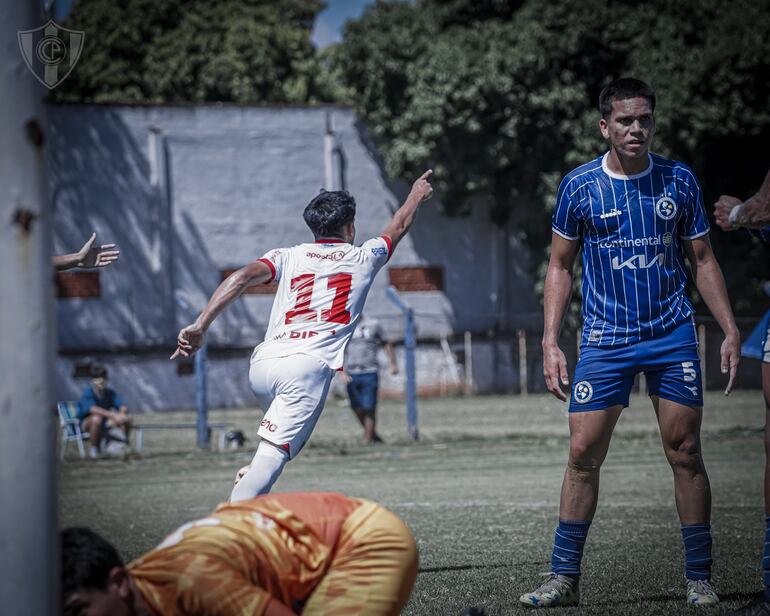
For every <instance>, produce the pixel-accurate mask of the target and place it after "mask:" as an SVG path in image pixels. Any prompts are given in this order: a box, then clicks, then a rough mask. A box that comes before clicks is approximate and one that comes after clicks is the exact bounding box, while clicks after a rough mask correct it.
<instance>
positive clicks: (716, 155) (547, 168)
mask: <svg viewBox="0 0 770 616" xmlns="http://www.w3.org/2000/svg"><path fill="white" fill-rule="evenodd" d="M333 61H334V63H335V65H336V67H337V70H338V72H339V74H340V75H341V76H342V79H343V80H344V82H345V85H346V86H347V87H349V88H350V90H351V91H352V99H351V100H352V103H353V105H354V107H355V108H356V110H357V111H358V112H359V113H360V114H361V115H362V116H363V117H364V119H365V120H366V122H367V125H368V126H369V128H370V130H371V131H372V132H373V134H374V135H375V136H377V137H378V138H379V139H380V142H381V147H382V151H383V155H384V159H385V164H386V167H387V171H388V173H390V174H391V175H393V176H411V175H414V174H415V173H416V172H417V171H418V170H421V169H423V168H424V167H425V166H428V165H430V166H431V167H433V169H434V170H435V173H436V175H435V178H436V181H437V183H438V185H439V188H440V190H441V193H442V201H443V203H444V205H445V208H446V209H447V212H448V213H449V214H452V215H462V214H463V213H466V212H467V211H468V210H469V208H471V207H479V206H481V207H488V208H489V211H490V215H491V217H492V219H493V220H494V221H496V222H497V223H498V224H500V225H510V226H513V227H515V228H518V229H521V230H522V231H523V233H524V235H525V237H526V239H527V240H528V242H529V243H530V245H531V246H532V248H533V249H534V250H535V255H537V254H543V255H545V250H546V246H547V244H548V241H549V238H550V225H549V223H548V219H549V216H550V210H551V208H552V204H553V198H554V195H555V192H556V187H557V186H558V182H559V179H560V177H561V176H562V175H563V174H564V173H565V172H567V171H569V170H570V169H571V168H574V167H575V166H577V165H578V164H580V163H582V162H585V161H586V160H589V159H591V158H593V157H595V156H596V155H597V154H599V153H600V152H602V151H603V150H604V149H605V147H606V146H605V145H604V144H603V143H602V141H601V137H600V134H599V130H598V112H597V109H596V102H597V99H598V94H599V92H600V90H601V88H602V87H603V86H604V85H606V83H608V82H609V81H610V80H612V79H614V78H616V77H620V76H627V75H633V76H637V77H639V78H641V79H645V80H647V81H649V82H650V83H652V85H653V86H654V87H656V89H657V91H658V98H659V105H658V110H657V114H656V115H657V118H658V134H657V137H656V141H655V148H654V149H655V150H656V151H658V152H659V153H661V154H664V155H668V156H672V157H675V158H678V159H681V160H684V161H686V162H687V163H688V164H690V165H691V166H693V167H694V168H695V170H696V172H698V174H699V176H700V178H701V183H702V186H703V188H704V193H705V196H706V205H707V207H709V206H710V204H711V203H712V202H713V201H714V200H715V199H716V197H717V196H718V195H719V194H720V193H722V192H728V193H729V192H732V193H733V194H738V195H742V196H748V194H750V192H751V191H752V190H753V189H755V188H756V187H757V186H758V185H759V183H760V182H761V180H762V179H763V177H764V174H765V172H766V170H767V164H768V158H767V155H765V156H764V157H757V151H758V149H757V148H758V146H759V145H760V144H765V146H766V144H767V143H768V138H770V105H768V101H769V100H770V80H768V79H767V76H768V75H770V66H768V64H769V63H770V5H768V4H767V3H764V2H756V1H755V0H736V1H734V2H731V3H725V2H721V1H720V0H679V1H678V2H675V3H670V2H667V1H664V0H651V1H648V2H643V3H639V2H633V1H630V0H626V1H618V2H612V3H607V2H605V1H604V0H557V1H554V0H524V1H520V2H513V1H511V2H503V1H498V0H483V1H480V2H473V1H471V0H451V1H450V2H440V1H439V0H418V1H417V2H378V3H377V4H375V5H373V6H370V7H369V8H368V9H367V10H366V11H365V12H364V14H363V15H362V17H361V18H360V19H359V20H357V21H356V22H352V23H349V24H348V25H347V27H346V29H345V32H344V39H343V42H342V43H341V44H340V45H339V46H338V47H337V49H335V50H334V58H333ZM766 151H767V150H766V147H765V148H764V152H766ZM714 236H715V243H716V244H717V251H718V254H719V256H720V258H721V260H722V261H723V262H724V263H726V264H727V266H726V269H727V270H728V271H729V274H730V275H729V276H728V282H729V284H730V286H731V292H732V295H733V297H734V299H735V300H736V301H735V303H736V306H737V308H738V310H739V311H745V310H753V311H754V312H756V311H757V310H759V309H760V308H761V306H762V301H761V300H760V292H759V284H758V279H759V278H760V277H762V276H764V277H770V271H768V269H770V268H768V265H767V263H768V260H767V253H766V252H764V250H765V249H764V248H762V247H761V246H759V245H758V244H756V243H752V242H751V240H749V239H748V236H742V240H741V241H735V237H736V236H735V235H732V236H726V234H723V233H721V232H720V231H715V233H714ZM763 255H764V258H763ZM536 261H538V260H537V259H536ZM539 261H540V265H539V267H540V270H541V273H542V270H543V260H539ZM733 261H735V263H733ZM757 264H764V271H762V270H763V268H762V267H757ZM752 267H753V268H754V269H753V272H754V273H753V274H750V273H749V272H750V268H752ZM752 276H753V277H752Z"/></svg>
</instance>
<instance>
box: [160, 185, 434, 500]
mask: <svg viewBox="0 0 770 616" xmlns="http://www.w3.org/2000/svg"><path fill="white" fill-rule="evenodd" d="M431 173H432V171H430V170H429V171H426V172H425V173H424V174H423V175H422V176H421V177H420V178H419V179H417V180H416V181H415V183H414V184H413V185H412V190H411V192H410V193H409V196H408V197H407V198H406V201H405V202H404V204H403V205H402V206H401V208H400V209H399V210H398V211H397V212H396V213H395V214H394V215H393V219H392V220H391V222H390V224H389V225H388V226H387V227H386V228H385V229H384V230H383V232H382V234H381V235H380V237H376V238H373V239H370V240H368V241H366V242H364V243H363V244H362V245H361V246H354V245H353V240H354V237H355V233H356V229H355V213H356V203H355V200H354V199H353V197H352V196H351V195H350V194H349V193H348V192H346V191H324V192H322V193H321V194H319V195H318V196H317V197H316V198H315V199H313V200H312V201H311V202H310V203H309V204H308V206H307V207H306V208H305V211H304V214H303V218H304V219H305V222H306V223H307V225H308V227H310V230H311V231H312V232H313V236H314V237H315V241H314V242H309V243H306V244H299V245H298V246H293V247H291V248H278V249H276V250H271V251H270V252H268V253H267V254H265V255H264V256H263V257H262V258H260V259H257V260H256V261H254V262H253V263H250V264H249V265H246V266H245V267H242V268H241V269H239V270H237V271H235V272H234V273H233V274H231V275H230V276H228V277H227V279H225V280H224V281H223V282H222V284H220V285H219V287H218V288H217V289H216V291H214V294H213V295H212V296H211V299H209V302H208V305H207V306H206V307H205V308H204V310H203V311H202V312H201V314H200V315H199V316H198V318H197V319H196V320H195V322H194V323H193V324H191V325H188V326H187V327H185V328H183V329H182V330H181V331H180V332H179V336H178V339H177V350H176V352H175V353H174V355H172V359H173V358H174V357H177V356H184V357H188V356H190V355H192V354H193V353H195V351H197V350H198V349H199V348H200V347H201V345H202V344H203V337H204V336H205V334H206V331H207V330H208V328H209V326H210V325H211V323H212V322H213V321H214V319H215V318H216V317H217V315H218V314H219V313H220V312H222V310H223V309H224V308H225V307H226V306H227V305H228V304H230V303H231V302H232V301H233V300H234V299H236V298H237V297H239V296H240V295H241V294H242V293H243V291H244V290H245V289H246V288H247V287H250V286H252V285H256V284H266V283H270V282H272V281H274V280H275V281H277V282H278V291H277V293H276V296H275V300H274V302H273V309H272V312H271V313H270V321H269V324H268V328H267V332H266V333H265V340H264V342H263V343H262V344H260V345H259V346H257V347H256V348H255V349H254V353H253V354H252V356H251V365H250V369H249V381H250V384H251V388H252V390H253V391H254V394H255V395H256V396H257V399H258V401H259V403H260V406H262V408H263V409H266V411H265V416H264V418H263V420H262V422H261V424H260V427H259V431H258V434H259V436H260V438H261V441H260V443H259V446H258V447H257V452H256V454H255V455H254V459H253V460H252V462H251V465H250V466H249V467H246V468H244V469H241V471H240V472H239V474H238V480H237V483H236V485H235V487H234V488H233V491H232V494H231V495H230V500H231V501H240V500H245V499H249V498H254V497H255V496H258V495H259V494H265V493H267V492H269V491H270V488H271V486H272V485H273V483H274V482H275V480H276V479H277V478H278V476H279V475H280V473H281V471H282V470H283V467H284V465H285V464H286V462H287V460H291V459H293V458H294V457H296V455H297V454H298V453H299V451H300V450H301V449H302V447H303V446H304V444H305V443H306V442H307V440H308V438H309V437H310V433H311V432H312V431H313V428H314V427H315V424H316V422H317V421H318V417H319V415H320V414H321V411H322V409H323V406H324V402H325V400H326V394H327V393H328V391H329V384H330V382H331V380H332V377H333V376H334V373H335V371H337V370H340V369H341V368H342V360H343V356H344V353H345V346H346V345H347V343H348V340H350V337H351V336H352V335H353V331H354V330H355V328H356V325H357V324H358V321H359V319H360V316H361V311H362V310H363V307H364V302H365V301H366V295H367V293H368V292H369V289H370V288H371V285H372V281H373V280H374V277H375V276H376V274H377V272H378V271H380V269H381V268H382V266H383V265H385V263H386V262H387V261H388V259H389V258H390V256H391V254H392V253H393V250H395V248H396V246H397V245H398V243H399V242H400V241H401V238H403V237H404V235H405V234H406V233H407V231H409V227H410V226H411V225H412V222H413V221H414V218H415V215H416V213H417V208H418V206H419V205H420V203H421V202H422V201H424V200H426V199H428V198H429V197H430V196H431V193H432V190H433V189H432V188H431V185H430V183H429V181H428V178H429V177H430V175H431Z"/></svg>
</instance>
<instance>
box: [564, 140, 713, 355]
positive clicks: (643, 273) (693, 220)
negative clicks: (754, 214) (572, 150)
mask: <svg viewBox="0 0 770 616" xmlns="http://www.w3.org/2000/svg"><path fill="white" fill-rule="evenodd" d="M607 156H608V154H606V155H604V156H603V157H602V156H600V157H598V158H597V159H595V160H593V161H591V162H590V163H587V164H585V165H582V166H581V167H578V168H577V169H575V170H574V171H572V172H571V173H569V174H568V175H567V176H566V177H565V178H564V179H563V180H562V182H561V185H560V186H559V193H558V197H557V200H556V209H555V210H554V213H553V222H552V226H553V231H554V232H555V233H557V234H558V235H561V236H562V237H564V238H567V239H569V240H581V239H582V242H583V287H582V290H583V336H582V341H581V345H584V346H585V345H587V346H596V347H607V348H610V347H617V346H621V345H626V344H629V343H634V342H638V341H640V340H645V339H649V338H653V337H656V336H658V335H661V334H664V333H667V332H669V331H671V330H672V329H674V328H675V327H676V326H677V325H679V324H681V323H682V322H683V321H685V320H687V319H689V318H690V317H691V315H692V314H693V312H694V311H693V307H692V304H691V303H690V301H689V299H688V298H687V295H686V293H685V285H686V282H687V270H686V268H685V260H684V253H683V248H682V240H691V239H695V238H696V237H700V236H702V235H706V234H707V233H708V232H709V223H708V218H707V217H706V211H705V209H704V207H703V197H702V195H701V190H700V186H699V185H698V180H697V179H696V177H695V174H694V173H693V172H692V170H691V169H690V168H689V167H687V166H686V165H684V164H682V163H680V162H676V161H673V160H668V159H666V158H663V157H662V156H657V155H654V154H650V155H649V166H648V167H647V169H646V170H645V171H643V172H642V173H639V174H636V175H632V176H623V175H618V174H616V173H613V172H611V171H610V170H609V169H608V168H607V162H606V160H607Z"/></svg>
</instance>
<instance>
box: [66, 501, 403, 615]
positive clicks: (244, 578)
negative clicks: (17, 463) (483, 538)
mask: <svg viewBox="0 0 770 616" xmlns="http://www.w3.org/2000/svg"><path fill="white" fill-rule="evenodd" d="M61 540H62V599H61V600H62V612H63V614H64V615H65V616H75V615H77V616H145V615H152V616H155V615H159V614H162V615H163V616H166V615H180V616H187V615H204V614H205V615H206V616H246V615H249V616H252V615H254V616H260V615H263V614H264V615H266V616H288V615H291V614H299V613H302V614H303V616H316V615H326V614H329V615H330V614H335V615H346V614H350V615H352V614H367V615H372V616H378V615H382V616H385V615H391V614H392V615H395V614H398V613H399V612H400V610H401V608H402V607H403V606H404V605H405V604H406V602H407V600H408V599H409V595H410V593H411V591H412V587H413V586H414V581H415V578H416V577H417V547H416V545H415V542H414V538H413V537H412V534H411V532H410V531H409V529H408V528H407V526H406V525H405V524H404V523H403V522H402V521H401V520H400V519H399V518H398V517H397V516H396V515H395V514H393V513H391V512H390V511H388V510H387V509H385V508H384V507H381V506H380V505H378V504H376V503H373V502H371V501H366V500H363V499H356V498H348V497H346V496H343V495H341V494H335V493H286V494H275V495H265V496H260V497H257V498H255V499H252V500H244V501H240V502H237V503H233V504H223V505H220V506H219V507H217V509H216V510H215V511H214V512H213V513H212V514H211V515H210V516H208V517H206V518H203V519H200V520H196V521H194V522H190V523H188V524H185V525H183V526H181V527H180V528H178V529H177V530H176V531H174V532H173V533H171V534H170V535H169V536H168V537H166V538H165V539H164V540H163V542H161V544H160V545H158V546H157V547H156V548H155V549H153V550H152V551H150V552H148V553H147V554H145V555H143V556H140V557H139V558H137V559H136V560H134V561H133V562H131V563H129V564H128V565H127V566H124V565H123V562H122V560H121V559H120V556H119V555H118V553H117V551H116V550H115V548H113V547H112V546H111V545H110V544H109V543H108V542H107V541H105V540H104V539H103V538H102V537H100V536H99V535H97V534H96V533H94V532H93V531H91V530H89V529H86V528H70V529H66V530H64V531H62V535H61Z"/></svg>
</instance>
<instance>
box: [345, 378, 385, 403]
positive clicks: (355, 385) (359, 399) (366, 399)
mask: <svg viewBox="0 0 770 616" xmlns="http://www.w3.org/2000/svg"><path fill="white" fill-rule="evenodd" d="M350 378H351V379H352V380H351V381H350V383H348V396H349V397H350V406H352V407H353V409H355V410H356V411H364V412H368V413H374V410H375V409H376V408H377V385H378V383H379V378H378V377H377V373H376V372H366V373H364V374H351V375H350Z"/></svg>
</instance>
